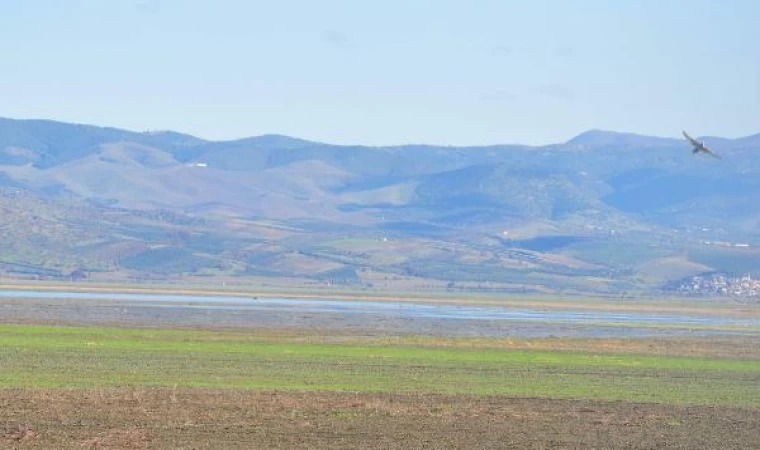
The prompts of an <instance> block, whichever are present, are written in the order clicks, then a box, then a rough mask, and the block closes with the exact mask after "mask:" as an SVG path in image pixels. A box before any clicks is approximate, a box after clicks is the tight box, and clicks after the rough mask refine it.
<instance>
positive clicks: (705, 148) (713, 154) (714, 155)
mask: <svg viewBox="0 0 760 450" xmlns="http://www.w3.org/2000/svg"><path fill="white" fill-rule="evenodd" d="M702 151H703V152H705V153H707V154H709V155H710V156H712V157H713V158H718V159H723V158H721V157H720V156H719V155H718V154H717V153H713V151H712V150H710V149H709V148H707V147H705V146H704V145H703V146H702Z"/></svg>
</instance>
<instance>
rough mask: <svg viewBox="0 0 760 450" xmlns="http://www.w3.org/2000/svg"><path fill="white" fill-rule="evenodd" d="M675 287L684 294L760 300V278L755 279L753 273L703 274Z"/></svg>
mask: <svg viewBox="0 0 760 450" xmlns="http://www.w3.org/2000/svg"><path fill="white" fill-rule="evenodd" d="M673 287H674V288H675V290H676V291H677V292H678V293H679V294H682V295H699V296H731V297H743V298H748V297H749V298H752V297H754V298H757V299H758V300H760V279H753V278H752V276H751V275H743V276H729V275H725V274H712V275H701V276H695V277H691V278H689V279H687V280H685V281H681V282H679V283H678V284H677V285H676V286H673Z"/></svg>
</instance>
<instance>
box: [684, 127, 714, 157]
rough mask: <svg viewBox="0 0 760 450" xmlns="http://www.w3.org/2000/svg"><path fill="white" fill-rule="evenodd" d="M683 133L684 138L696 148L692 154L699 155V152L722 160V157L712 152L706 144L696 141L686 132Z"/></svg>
mask: <svg viewBox="0 0 760 450" xmlns="http://www.w3.org/2000/svg"><path fill="white" fill-rule="evenodd" d="M682 133H683V137H685V138H686V140H688V141H689V142H690V143H691V145H693V146H694V150H692V151H691V152H692V153H694V154H697V153H699V152H704V153H707V154H708V155H710V156H713V157H715V158H718V159H721V158H720V156H718V155H717V154H715V153H714V152H713V151H712V150H710V149H709V148H708V147H707V146H706V145H705V144H704V143H702V142H699V141H698V140H696V139H694V138H693V137H691V136H689V135H688V134H686V132H685V131H682Z"/></svg>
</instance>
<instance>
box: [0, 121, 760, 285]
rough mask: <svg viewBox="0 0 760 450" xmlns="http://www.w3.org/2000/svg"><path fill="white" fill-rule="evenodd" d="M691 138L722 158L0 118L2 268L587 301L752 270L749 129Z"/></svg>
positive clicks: (609, 140)
mask: <svg viewBox="0 0 760 450" xmlns="http://www.w3.org/2000/svg"><path fill="white" fill-rule="evenodd" d="M675 131H676V132H680V130H675ZM700 139H701V140H704V141H705V143H706V144H707V145H709V146H711V148H713V149H714V150H715V151H716V152H718V153H719V154H721V155H722V156H723V159H721V160H715V159H712V158H705V157H703V156H702V155H692V154H691V149H690V146H689V145H688V143H686V142H685V141H683V140H681V139H670V138H661V137H650V136H642V135H636V134H631V133H617V132H611V131H601V130H592V131H588V132H585V133H583V134H580V135H579V136H577V137H575V138H573V139H571V140H569V141H568V142H565V143H558V144H552V145H546V146H524V145H494V146H485V147H474V146H473V147H440V146H430V145H405V146H394V147H373V146H361V145H356V146H345V145H331V144H326V143H319V142H311V141H307V140H302V139H296V138H292V137H288V136H279V135H264V136H258V137H251V138H246V139H239V140H232V141H208V140H204V139H201V138H198V137H194V136H190V135H186V134H181V133H176V132H171V131H165V132H142V133H141V132H131V131H126V130H120V129H116V128H103V127H96V126H90V125H75V124H67V123H60V122H54V121H47V120H13V119H0V212H1V213H2V217H0V230H2V231H3V235H4V238H2V239H1V240H0V245H3V248H4V250H3V251H2V252H0V270H5V271H6V272H8V273H11V274H12V273H16V274H19V273H22V274H34V275H35V276H56V274H57V275H58V276H65V275H66V274H69V273H71V272H72V271H74V270H77V271H80V272H86V273H91V274H101V275H100V276H106V275H107V274H121V275H122V276H131V277H138V278H139V277H143V278H144V277H150V276H163V277H170V276H174V277H177V276H188V275H189V274H192V275H195V276H208V277H221V276H225V277H245V276H266V277H285V278H298V279H300V280H311V281H314V280H316V281H320V282H322V281H325V280H328V281H330V280H332V282H338V281H340V282H346V283H363V284H373V285H378V283H380V284H383V283H384V284H392V282H393V281H398V282H401V281H403V280H407V281H409V280H417V283H418V284H425V283H428V284H435V283H445V285H446V286H449V287H451V286H467V287H470V288H473V289H474V288H476V287H479V288H483V289H485V286H491V287H493V286H497V287H501V288H504V289H517V290H520V291H526V290H527V291H532V290H548V291H573V290H577V291H586V290H593V291H601V292H621V291H630V290H634V289H655V288H656V287H657V286H660V285H662V284H663V283H666V282H668V281H672V280H673V279H677V278H679V277H684V276H689V275H694V274H697V273H702V272H710V271H721V272H738V273H744V272H746V273H757V272H758V271H759V270H760V253H758V252H757V250H756V248H757V247H756V246H757V245H760V164H758V163H757V161H756V158H758V157H759V156H760V134H756V135H753V136H748V137H744V138H740V139H726V138H719V137H703V138H700ZM423 280H427V281H423Z"/></svg>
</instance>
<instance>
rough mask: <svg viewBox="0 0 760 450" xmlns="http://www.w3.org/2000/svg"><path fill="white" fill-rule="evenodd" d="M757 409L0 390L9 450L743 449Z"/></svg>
mask: <svg viewBox="0 0 760 450" xmlns="http://www.w3.org/2000/svg"><path fill="white" fill-rule="evenodd" d="M758 443H760V411H759V410H756V409H755V410H752V409H740V408H724V407H721V408H715V407H687V406H669V405H654V404H638V403H625V402H594V401H587V400H547V399H530V398H506V397H472V396H445V395H431V394H425V395H404V394H364V393H362V394H354V393H326V392H325V393H321V392H320V393H317V392H306V393H300V392H276V391H250V390H202V389H189V390H186V389H179V390H178V389H171V388H161V389H158V388H156V389H151V388H138V389H134V388H129V389H57V390H45V389H4V390H0V446H2V448H14V449H51V448H56V449H80V450H81V449H164V448H174V449H251V448H261V449H286V448H315V449H321V448H324V449H328V448H329V449H336V448H344V449H370V448H382V449H414V448H463V449H464V448H466V449H473V448H480V449H491V448H494V449H495V448H515V449H547V448H552V449H579V448H583V449H594V448H598V449H609V448H618V449H653V448H658V449H660V448H662V449H751V448H758V445H759V444H758Z"/></svg>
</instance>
